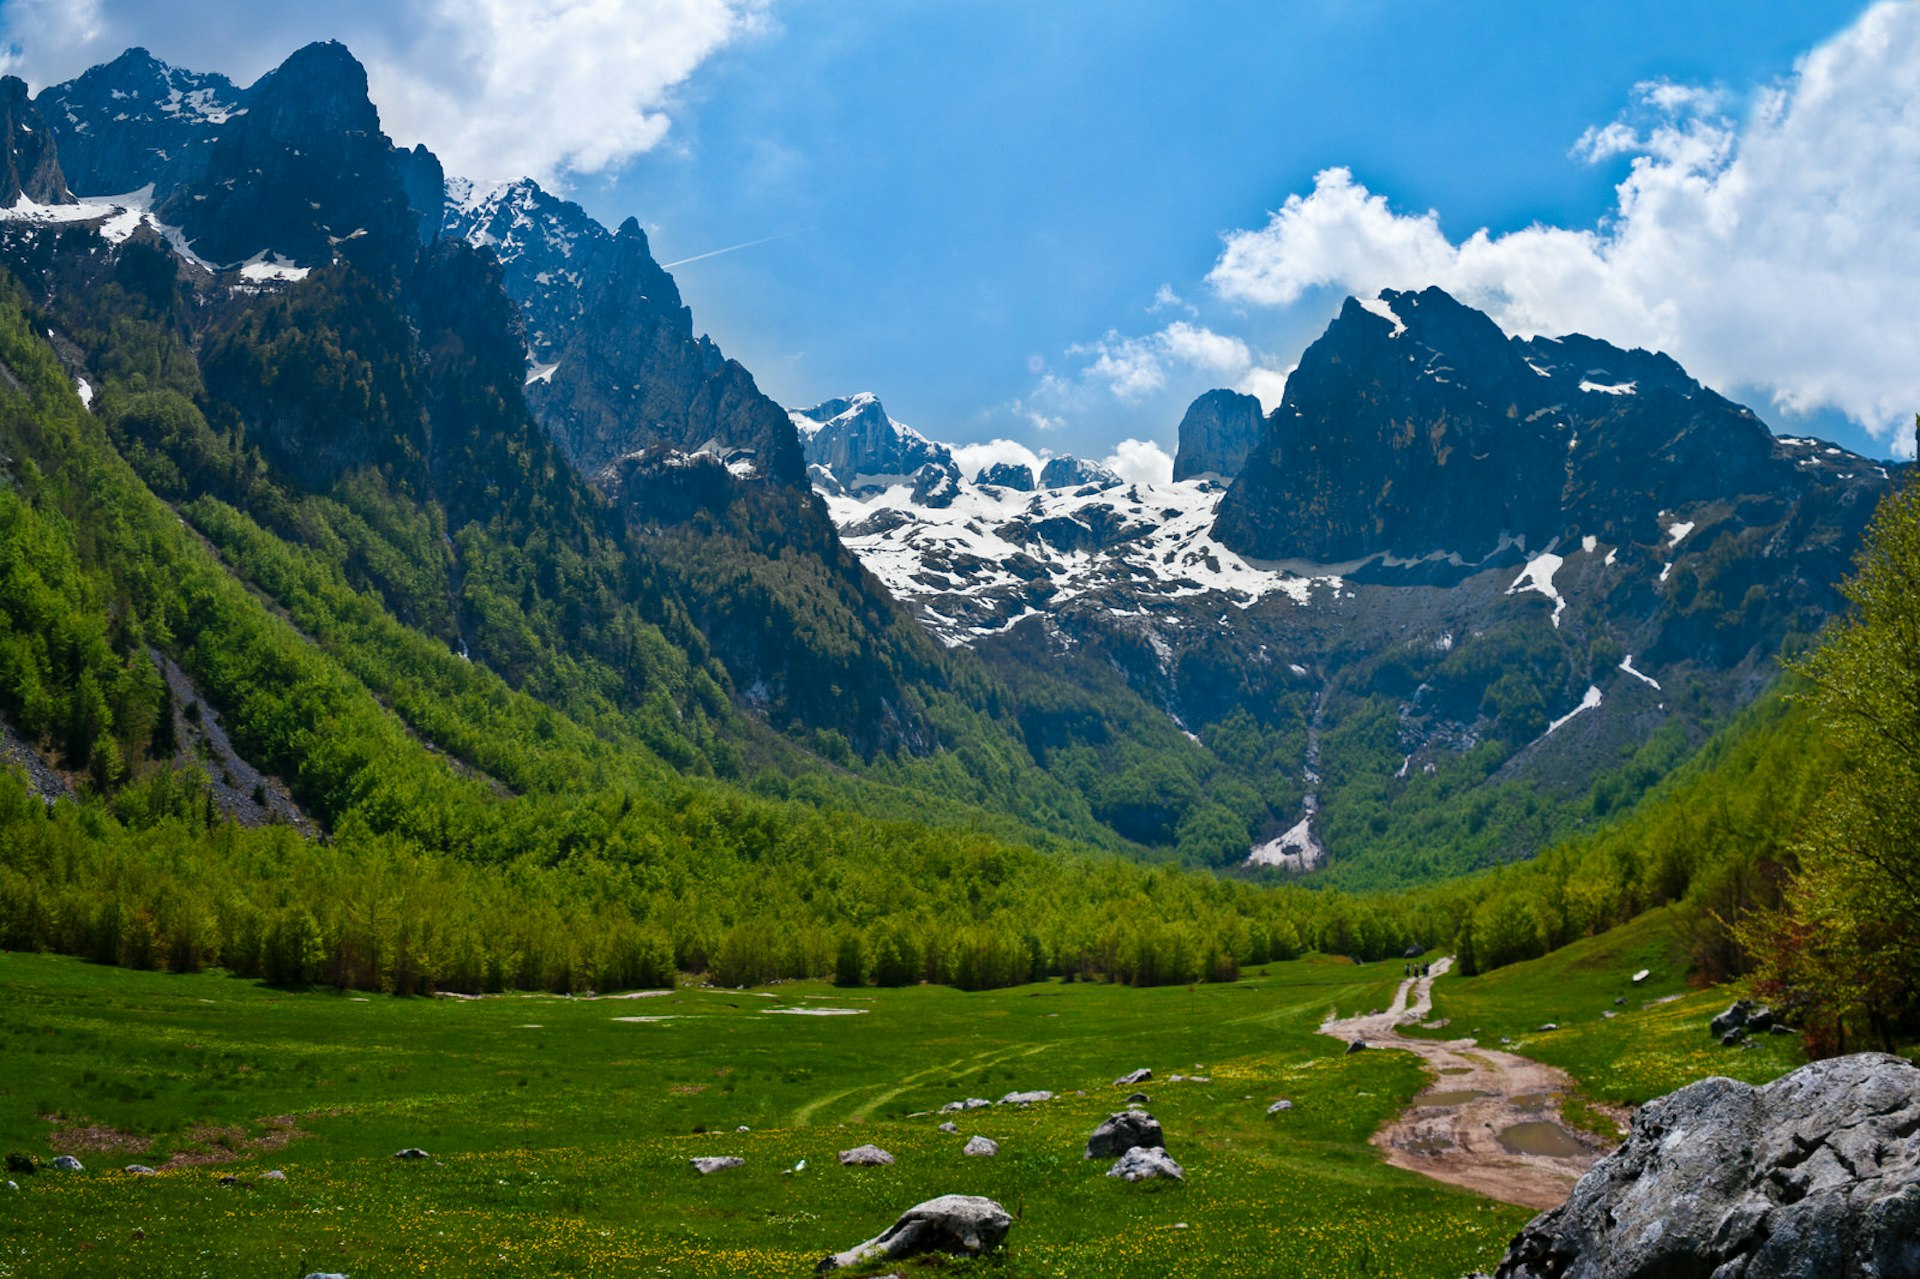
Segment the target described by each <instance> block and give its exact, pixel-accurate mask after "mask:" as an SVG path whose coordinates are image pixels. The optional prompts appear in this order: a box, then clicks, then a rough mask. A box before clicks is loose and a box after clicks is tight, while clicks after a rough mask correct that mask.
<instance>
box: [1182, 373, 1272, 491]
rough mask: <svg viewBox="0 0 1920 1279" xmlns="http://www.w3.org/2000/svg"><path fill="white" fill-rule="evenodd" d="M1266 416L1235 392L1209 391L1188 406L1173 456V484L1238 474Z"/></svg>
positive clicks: (1255, 402) (1252, 400) (1254, 403)
mask: <svg viewBox="0 0 1920 1279" xmlns="http://www.w3.org/2000/svg"><path fill="white" fill-rule="evenodd" d="M1265 422H1266V414H1264V413H1262V412H1261V411H1260V401H1259V400H1257V399H1255V398H1254V397H1253V396H1251V395H1242V394H1240V392H1238V391H1208V392H1207V393H1206V394H1205V395H1202V396H1201V397H1200V398H1199V399H1197V400H1195V401H1194V402H1193V403H1192V404H1190V405H1188V406H1187V415H1186V416H1185V417H1183V418H1181V419H1180V445H1179V449H1178V451H1177V452H1175V453H1174V455H1173V480H1174V483H1176V484H1178V483H1179V482H1180V481H1181V480H1191V479H1196V478H1198V477H1199V476H1202V475H1217V476H1219V477H1220V478H1221V479H1226V480H1230V479H1232V478H1233V477H1234V476H1236V475H1238V474H1239V473H1240V467H1241V464H1242V463H1244V462H1245V461H1246V460H1247V454H1249V453H1251V452H1252V451H1253V447H1254V445H1256V444H1258V443H1259V442H1260V432H1261V429H1262V427H1263V426H1264V425H1265Z"/></svg>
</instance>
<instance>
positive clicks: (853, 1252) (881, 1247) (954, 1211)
mask: <svg viewBox="0 0 1920 1279" xmlns="http://www.w3.org/2000/svg"><path fill="white" fill-rule="evenodd" d="M1012 1228H1013V1217H1012V1216H1011V1215H1009V1214H1008V1212H1007V1210H1006V1209H1005V1208H1002V1207H1001V1206H1000V1205H999V1204H997V1203H995V1202H994V1201H993V1200H991V1199H983V1198H981V1197H980V1196H978V1195H941V1196H940V1197H939V1198H938V1199H929V1200H927V1201H926V1202H925V1203H918V1204H915V1205H914V1206H913V1207H911V1208H909V1209H907V1210H906V1211H905V1212H904V1213H901V1214H900V1218H899V1220H897V1221H895V1222H894V1223H893V1224H892V1225H891V1226H888V1227H887V1228H886V1229H885V1230H883V1231H881V1232H880V1233H879V1234H877V1235H875V1236H874V1237H873V1238H871V1239H869V1240H867V1241H866V1242H865V1243H861V1244H855V1245H854V1246H853V1247H851V1248H849V1249H847V1250H846V1251H845V1252H840V1253H835V1254H834V1255H833V1256H831V1257H827V1258H825V1259H823V1260H822V1261H821V1262H820V1264H819V1265H818V1266H817V1267H815V1273H817V1274H826V1273H828V1272H830V1271H834V1270H839V1269H842V1268H844V1267H847V1266H864V1265H870V1264H872V1263H873V1262H876V1261H895V1260H899V1259H900V1258H903V1257H917V1256H919V1255H921V1254H922V1253H929V1252H945V1253H955V1254H962V1255H966V1256H975V1257H977V1256H980V1255H982V1254H984V1253H988V1252H992V1251H993V1250H994V1249H995V1248H998V1247H999V1246H1000V1244H1001V1243H1002V1242H1003V1241H1004V1240H1005V1239H1006V1237H1007V1231H1009V1230H1011V1229H1012Z"/></svg>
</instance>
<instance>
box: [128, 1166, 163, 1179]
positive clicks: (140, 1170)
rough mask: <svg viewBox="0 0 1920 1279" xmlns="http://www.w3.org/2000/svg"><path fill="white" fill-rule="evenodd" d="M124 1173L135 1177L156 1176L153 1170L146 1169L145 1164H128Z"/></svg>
mask: <svg viewBox="0 0 1920 1279" xmlns="http://www.w3.org/2000/svg"><path fill="white" fill-rule="evenodd" d="M126 1171H128V1172H130V1173H132V1174H133V1175H134V1176H136V1177H152V1176H154V1175H156V1174H155V1173H154V1171H153V1169H151V1168H149V1167H147V1166H146V1165H145V1164H128V1165H127V1168H126Z"/></svg>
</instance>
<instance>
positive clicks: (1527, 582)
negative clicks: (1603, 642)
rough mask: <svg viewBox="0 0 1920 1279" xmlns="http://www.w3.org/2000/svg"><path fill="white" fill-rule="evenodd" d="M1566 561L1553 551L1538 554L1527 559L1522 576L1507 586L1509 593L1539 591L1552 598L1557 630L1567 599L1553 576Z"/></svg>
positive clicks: (1521, 572)
mask: <svg viewBox="0 0 1920 1279" xmlns="http://www.w3.org/2000/svg"><path fill="white" fill-rule="evenodd" d="M1566 562H1567V561H1566V557H1565V556H1561V555H1555V554H1554V553H1553V552H1552V551H1547V552H1545V553H1543V554H1540V555H1536V556H1534V557H1533V558H1532V559H1530V560H1528V561H1527V566H1526V567H1525V568H1523V569H1521V570H1520V576H1518V577H1516V578H1514V579H1513V585H1512V586H1509V587H1508V588H1507V594H1509V595H1517V594H1519V593H1521V592H1522V591H1538V592H1540V594H1542V595H1544V596H1546V597H1547V598H1548V599H1550V600H1552V601H1553V626H1554V629H1555V630H1558V629H1559V628H1560V614H1562V613H1563V612H1565V611H1566V608H1567V601H1566V599H1565V597H1563V596H1562V595H1561V594H1560V592H1559V590H1558V589H1556V588H1555V587H1554V584H1553V577H1554V574H1556V573H1558V572H1559V571H1560V566H1561V565H1562V564H1565V563H1566Z"/></svg>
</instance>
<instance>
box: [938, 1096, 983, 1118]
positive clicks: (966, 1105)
mask: <svg viewBox="0 0 1920 1279" xmlns="http://www.w3.org/2000/svg"><path fill="white" fill-rule="evenodd" d="M992 1104H993V1103H992V1102H990V1101H988V1100H987V1099H986V1098H985V1097H969V1098H967V1099H966V1100H965V1101H950V1102H948V1103H947V1104H946V1105H944V1106H942V1107H940V1113H941V1114H943V1115H951V1114H953V1113H954V1112H956V1111H961V1110H985V1109H986V1108H987V1107H988V1106H991V1105H992Z"/></svg>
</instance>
